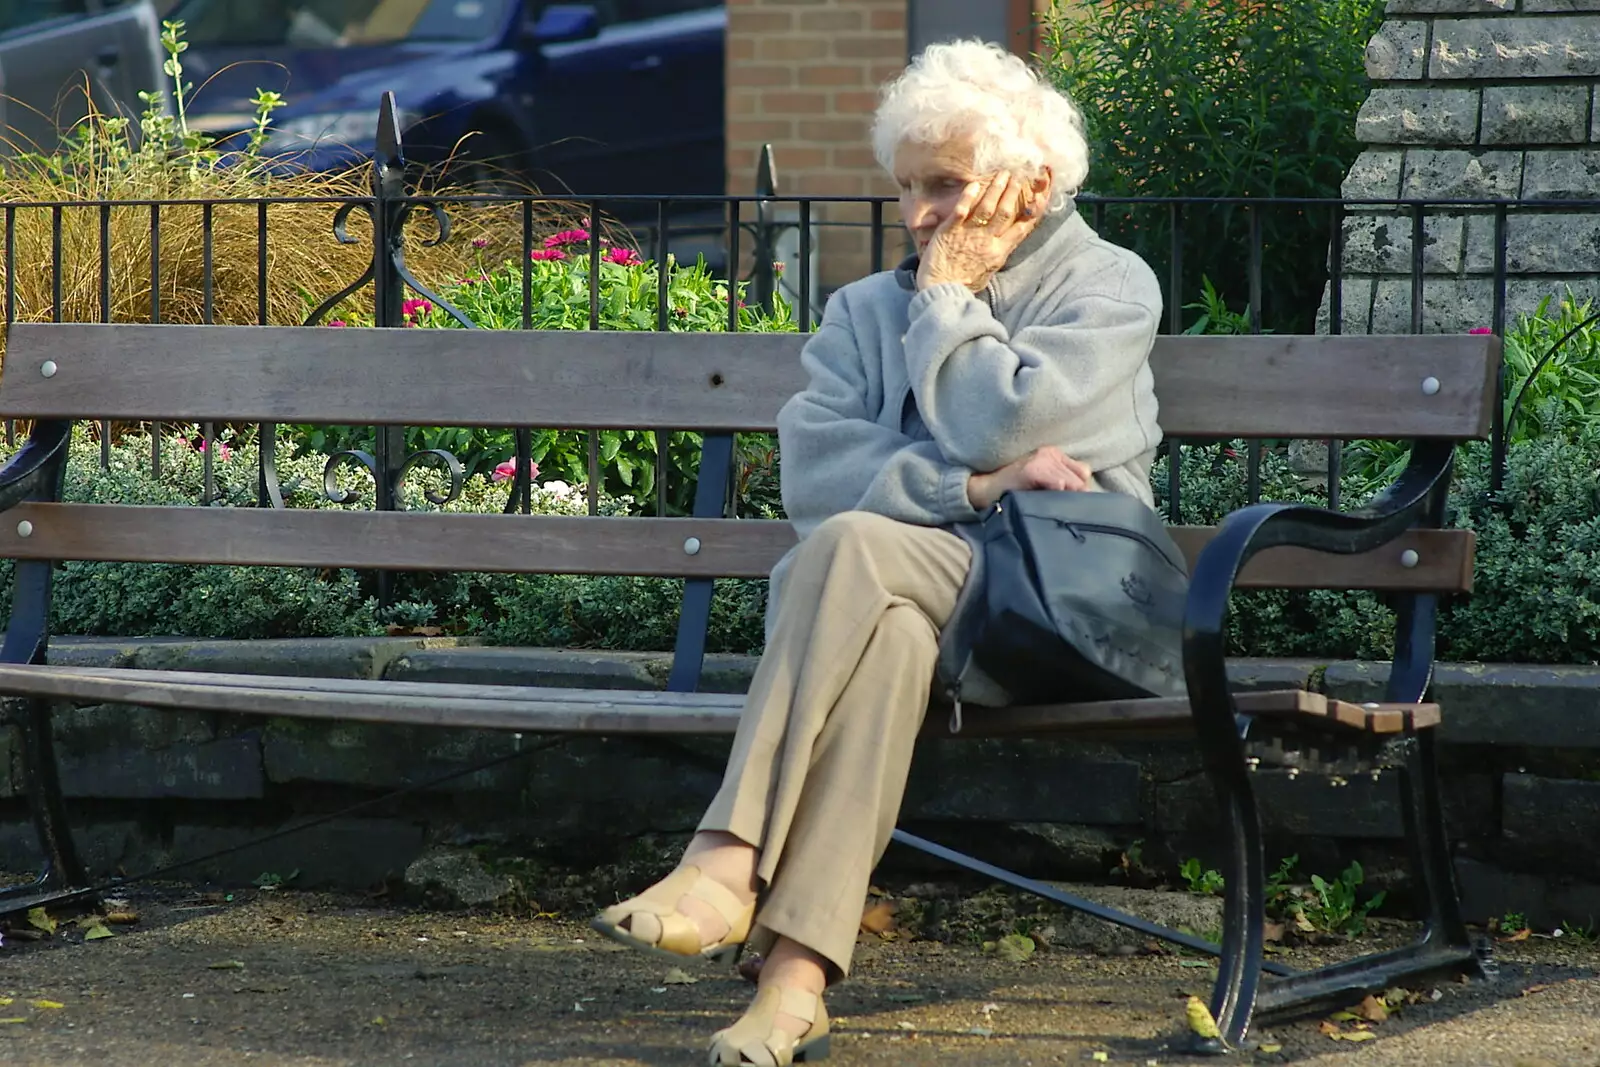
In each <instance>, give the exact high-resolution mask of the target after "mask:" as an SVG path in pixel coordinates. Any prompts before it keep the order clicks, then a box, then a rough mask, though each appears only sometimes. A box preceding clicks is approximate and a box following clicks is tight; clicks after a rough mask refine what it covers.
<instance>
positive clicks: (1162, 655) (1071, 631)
mask: <svg viewBox="0 0 1600 1067" xmlns="http://www.w3.org/2000/svg"><path fill="white" fill-rule="evenodd" d="M957 531H958V532H959V533H960V534H961V535H962V536H963V537H965V538H966V539H967V540H968V541H969V542H970V543H971V544H972V546H973V557H972V570H971V572H970V573H969V574H968V576H967V581H966V584H965V585H964V586H963V587H962V590H961V595H960V598H959V599H958V600H957V602H956V608H955V611H954V612H953V613H952V614H951V617H950V620H949V621H948V622H947V623H946V624H945V627H944V630H943V631H942V632H941V633H940V636H939V679H940V681H941V683H942V684H943V686H944V689H945V692H946V694H947V695H948V696H949V697H950V699H951V701H952V703H953V704H954V709H955V710H954V714H953V715H952V716H951V723H950V728H951V732H953V733H955V732H959V731H960V729H961V686H962V681H963V679H964V678H965V677H967V676H968V673H969V672H970V670H971V669H972V667H973V666H974V665H976V666H977V667H979V668H981V669H982V670H983V672H984V673H985V674H988V675H989V676H990V677H991V678H993V679H994V680H996V681H997V682H999V683H1000V684H1001V685H1002V686H1004V687H1005V689H1006V690H1007V691H1008V692H1009V693H1010V694H1011V695H1012V697H1013V698H1014V699H1015V701H1016V702H1017V703H1023V704H1054V703H1069V702H1081V701H1089V700H1115V699H1120V698H1129V697H1171V696H1181V695H1183V693H1184V692H1185V689H1186V687H1185V683H1184V677H1183V609H1184V600H1185V597H1186V596H1187V594H1188V588H1189V577H1188V570H1187V567H1186V566H1185V563H1184V558H1183V554H1182V553H1181V552H1180V551H1179V550H1178V546H1177V545H1175V544H1174V543H1173V541H1172V538H1171V537H1170V536H1169V535H1168V534H1167V529H1166V525H1165V524H1164V523H1163V522H1162V521H1161V518H1160V516H1158V515H1157V514H1156V513H1155V512H1154V511H1152V510H1150V508H1148V507H1146V506H1145V505H1144V503H1143V502H1141V501H1139V500H1137V499H1135V498H1133V497H1131V496H1127V495H1125V494H1122V493H1072V492H1049V491H1034V492H1022V493H1007V494H1006V495H1005V496H1004V497H1002V498H1001V499H1000V502H999V503H997V504H995V505H994V506H993V507H991V508H990V509H989V510H988V511H987V512H985V514H984V516H983V519H982V520H981V521H980V522H978V523H976V524H968V525H966V526H962V527H958V528H957Z"/></svg>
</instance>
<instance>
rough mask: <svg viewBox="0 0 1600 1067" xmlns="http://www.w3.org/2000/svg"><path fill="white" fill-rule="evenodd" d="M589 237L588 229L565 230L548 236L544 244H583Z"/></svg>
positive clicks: (551, 246) (548, 246)
mask: <svg viewBox="0 0 1600 1067" xmlns="http://www.w3.org/2000/svg"><path fill="white" fill-rule="evenodd" d="M586 221H587V220H586ZM588 239H589V231H588V230H563V231H561V232H560V233H558V234H556V235H555V236H553V237H546V238H545V239H544V246H545V247H546V248H560V247H562V246H563V245H581V244H583V243H584V242H585V241H587V240H588Z"/></svg>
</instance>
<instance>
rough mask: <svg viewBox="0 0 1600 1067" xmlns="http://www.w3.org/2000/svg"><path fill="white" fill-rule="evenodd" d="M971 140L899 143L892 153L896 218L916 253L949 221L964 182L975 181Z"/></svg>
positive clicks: (959, 197)
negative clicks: (897, 206) (897, 199)
mask: <svg viewBox="0 0 1600 1067" xmlns="http://www.w3.org/2000/svg"><path fill="white" fill-rule="evenodd" d="M974 155H975V152H974V145H973V141H972V138H971V137H955V138H951V139H950V140H948V141H946V142H944V143H943V144H937V145H929V144H921V143H919V142H916V141H902V142H901V143H900V147H899V148H898V149H896V150H895V154H894V179H895V181H896V182H897V183H898V184H899V186H900V217H901V219H902V220H904V222H905V226H906V229H907V230H908V231H909V232H910V233H911V239H912V240H913V241H915V242H916V245H917V251H918V252H923V251H925V250H926V249H927V247H928V242H929V241H931V240H933V235H934V232H935V231H936V230H938V229H939V226H940V224H941V223H943V222H944V220H945V219H947V218H949V217H950V215H951V213H952V212H953V211H954V210H955V207H956V203H957V201H959V200H960V199H961V193H962V190H964V189H965V188H966V187H967V183H969V182H974V181H979V180H981V179H982V178H983V177H986V175H980V174H979V173H978V172H977V168H976V167H975V166H974V165H973V158H974Z"/></svg>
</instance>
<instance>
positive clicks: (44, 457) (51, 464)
mask: <svg viewBox="0 0 1600 1067" xmlns="http://www.w3.org/2000/svg"><path fill="white" fill-rule="evenodd" d="M71 441H72V423H71V422H68V421H66V420H59V419H58V420H52V421H49V422H37V423H34V426H33V432H32V433H31V434H29V435H28V439H27V440H26V441H25V442H23V445H22V448H21V449H19V450H18V452H17V454H16V455H14V456H12V457H11V461H10V462H9V463H7V464H6V465H5V466H4V467H0V511H8V510H10V509H11V508H14V507H16V506H17V505H18V504H20V503H22V502H23V501H25V500H38V499H54V497H55V496H56V486H55V480H56V479H57V478H58V477H59V476H60V473H61V467H62V466H63V465H64V464H65V462H66V458H67V447H68V445H69V444H70V443H71Z"/></svg>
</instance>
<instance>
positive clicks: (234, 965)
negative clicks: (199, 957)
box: [206, 960, 244, 971]
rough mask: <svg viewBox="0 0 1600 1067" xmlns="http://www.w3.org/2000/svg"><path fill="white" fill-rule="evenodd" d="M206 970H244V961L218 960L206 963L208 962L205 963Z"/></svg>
mask: <svg viewBox="0 0 1600 1067" xmlns="http://www.w3.org/2000/svg"><path fill="white" fill-rule="evenodd" d="M206 970H208V971H242V970H244V961H243V960H218V961H217V962H216V963H208V964H206Z"/></svg>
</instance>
